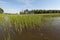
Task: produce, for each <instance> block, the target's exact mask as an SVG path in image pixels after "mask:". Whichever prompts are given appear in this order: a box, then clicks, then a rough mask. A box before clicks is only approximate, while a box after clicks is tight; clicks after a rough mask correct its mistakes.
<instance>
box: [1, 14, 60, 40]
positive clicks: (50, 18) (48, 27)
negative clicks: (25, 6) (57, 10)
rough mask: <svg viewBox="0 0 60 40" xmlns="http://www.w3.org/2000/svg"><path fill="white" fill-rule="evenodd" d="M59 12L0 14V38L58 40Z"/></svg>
mask: <svg viewBox="0 0 60 40" xmlns="http://www.w3.org/2000/svg"><path fill="white" fill-rule="evenodd" d="M59 16H60V14H24V15H8V14H7V15H6V14H0V40H60V30H59V29H60V27H59V26H60V25H59V24H60V22H59V21H60V17H59Z"/></svg>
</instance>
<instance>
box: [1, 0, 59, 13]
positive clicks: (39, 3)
mask: <svg viewBox="0 0 60 40" xmlns="http://www.w3.org/2000/svg"><path fill="white" fill-rule="evenodd" d="M0 8H3V9H4V11H5V12H7V13H17V12H19V11H22V10H24V9H29V10H31V9H56V10H57V9H60V0H0Z"/></svg>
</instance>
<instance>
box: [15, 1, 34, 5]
mask: <svg viewBox="0 0 60 40" xmlns="http://www.w3.org/2000/svg"><path fill="white" fill-rule="evenodd" d="M16 1H18V2H22V3H24V4H25V5H27V6H32V2H33V1H34V0H16Z"/></svg>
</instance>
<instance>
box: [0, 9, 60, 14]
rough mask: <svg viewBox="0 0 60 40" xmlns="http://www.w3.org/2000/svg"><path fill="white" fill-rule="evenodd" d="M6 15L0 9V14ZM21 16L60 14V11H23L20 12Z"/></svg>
mask: <svg viewBox="0 0 60 40" xmlns="http://www.w3.org/2000/svg"><path fill="white" fill-rule="evenodd" d="M2 13H4V10H3V9H2V8H0V14H2ZM19 13H20V14H46V13H50V14H51V13H60V10H41V9H40V10H28V9H26V10H23V11H20V12H19Z"/></svg>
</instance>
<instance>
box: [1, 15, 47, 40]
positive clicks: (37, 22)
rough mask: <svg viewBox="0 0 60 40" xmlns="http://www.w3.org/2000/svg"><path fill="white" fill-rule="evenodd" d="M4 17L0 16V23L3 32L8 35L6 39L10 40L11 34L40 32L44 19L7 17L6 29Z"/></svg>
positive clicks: (29, 16)
mask: <svg viewBox="0 0 60 40" xmlns="http://www.w3.org/2000/svg"><path fill="white" fill-rule="evenodd" d="M4 17H5V16H0V18H1V19H0V22H1V23H2V24H3V27H4V29H6V31H5V32H7V34H8V39H9V40H10V36H11V32H12V34H15V33H17V32H18V33H21V32H23V31H26V32H27V31H31V30H40V28H41V24H43V23H44V22H45V21H46V19H45V17H44V16H43V15H9V16H8V15H7V17H8V26H7V27H8V28H9V29H7V27H6V25H7V24H6V22H5V19H4Z"/></svg>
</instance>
